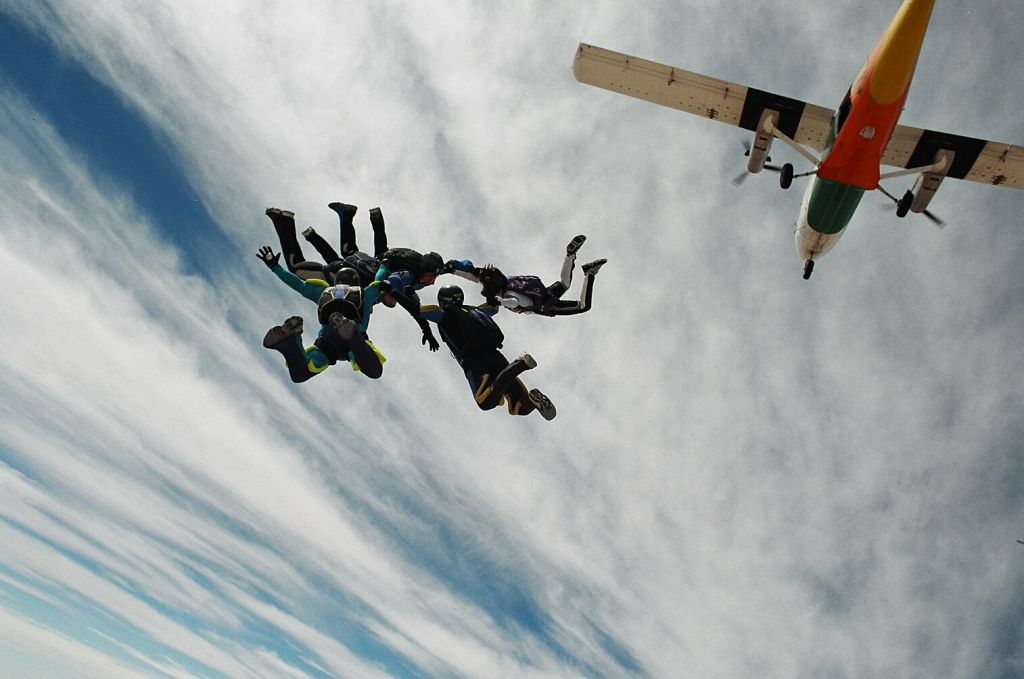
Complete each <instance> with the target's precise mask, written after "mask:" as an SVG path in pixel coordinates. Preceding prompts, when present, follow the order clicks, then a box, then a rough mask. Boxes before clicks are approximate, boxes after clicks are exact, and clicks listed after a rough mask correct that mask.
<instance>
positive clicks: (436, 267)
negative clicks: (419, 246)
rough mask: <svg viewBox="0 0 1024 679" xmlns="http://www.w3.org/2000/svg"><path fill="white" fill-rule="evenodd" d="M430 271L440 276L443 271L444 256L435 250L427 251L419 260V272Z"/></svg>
mask: <svg viewBox="0 0 1024 679" xmlns="http://www.w3.org/2000/svg"><path fill="white" fill-rule="evenodd" d="M425 273H432V274H435V275H437V276H440V275H441V274H443V273H444V258H442V257H441V255H439V254H437V253H436V252H428V253H426V254H425V255H423V259H422V260H420V274H425Z"/></svg>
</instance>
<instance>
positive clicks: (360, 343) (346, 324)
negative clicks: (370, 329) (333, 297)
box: [327, 312, 384, 380]
mask: <svg viewBox="0 0 1024 679" xmlns="http://www.w3.org/2000/svg"><path fill="white" fill-rule="evenodd" d="M327 321H328V323H329V324H330V327H331V328H332V329H333V330H334V332H336V333H338V335H340V336H341V338H342V339H343V340H345V343H346V344H348V347H349V352H350V354H351V360H352V361H354V362H355V364H356V365H358V366H359V372H361V373H363V375H365V376H366V377H369V378H370V379H371V380H375V379H377V378H379V377H380V376H381V375H383V374H384V366H383V364H381V362H380V356H378V355H377V352H376V351H374V350H373V349H372V348H371V347H370V345H369V344H367V342H366V335H364V334H363V333H361V332H359V329H358V328H357V327H356V324H355V323H353V322H352V321H351V320H349V319H348V318H345V317H344V316H342V315H341V313H339V312H335V313H332V314H331V315H330V317H329V318H328V319H327Z"/></svg>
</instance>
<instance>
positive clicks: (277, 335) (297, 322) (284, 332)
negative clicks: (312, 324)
mask: <svg viewBox="0 0 1024 679" xmlns="http://www.w3.org/2000/svg"><path fill="white" fill-rule="evenodd" d="M301 334H302V317H301V316H292V317H291V318H289V319H287V320H286V321H285V322H284V323H282V324H281V325H275V326H274V327H273V328H271V329H270V330H267V334H266V335H264V336H263V346H264V347H266V348H267V349H273V348H274V347H276V346H277V345H278V344H280V343H281V342H283V341H285V340H286V339H288V338H289V337H292V336H293V335H301Z"/></svg>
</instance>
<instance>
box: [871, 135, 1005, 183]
mask: <svg viewBox="0 0 1024 679" xmlns="http://www.w3.org/2000/svg"><path fill="white" fill-rule="evenodd" d="M941 149H946V150H950V151H953V153H954V156H953V165H952V166H951V167H950V168H949V172H948V173H946V176H947V177H953V178H954V179H967V180H969V181H974V182H981V183H983V184H991V185H992V186H1010V187H1013V188H1015V189H1024V147H1020V146H1015V145H1013V144H1004V143H1002V142H997V141H986V140H984V139H974V138H972V137H961V136H959V135H955V134H947V133H945V132H935V131H934V130H922V129H919V128H916V127H907V126H905V125H897V126H896V130H895V131H894V132H893V133H892V138H891V139H890V140H889V145H888V146H886V147H885V153H884V154H883V155H882V162H883V163H884V164H886V165H892V166H894V167H905V168H912V167H923V166H925V165H929V164H931V163H932V162H933V161H934V160H935V154H936V153H937V152H938V151H939V150H941Z"/></svg>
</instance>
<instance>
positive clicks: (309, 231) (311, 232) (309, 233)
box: [302, 226, 316, 240]
mask: <svg viewBox="0 0 1024 679" xmlns="http://www.w3.org/2000/svg"><path fill="white" fill-rule="evenodd" d="M313 235H316V231H314V230H313V227H312V226H311V227H309V228H307V229H306V230H305V231H303V232H302V237H303V238H305V239H306V240H309V237H310V236H313Z"/></svg>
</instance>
